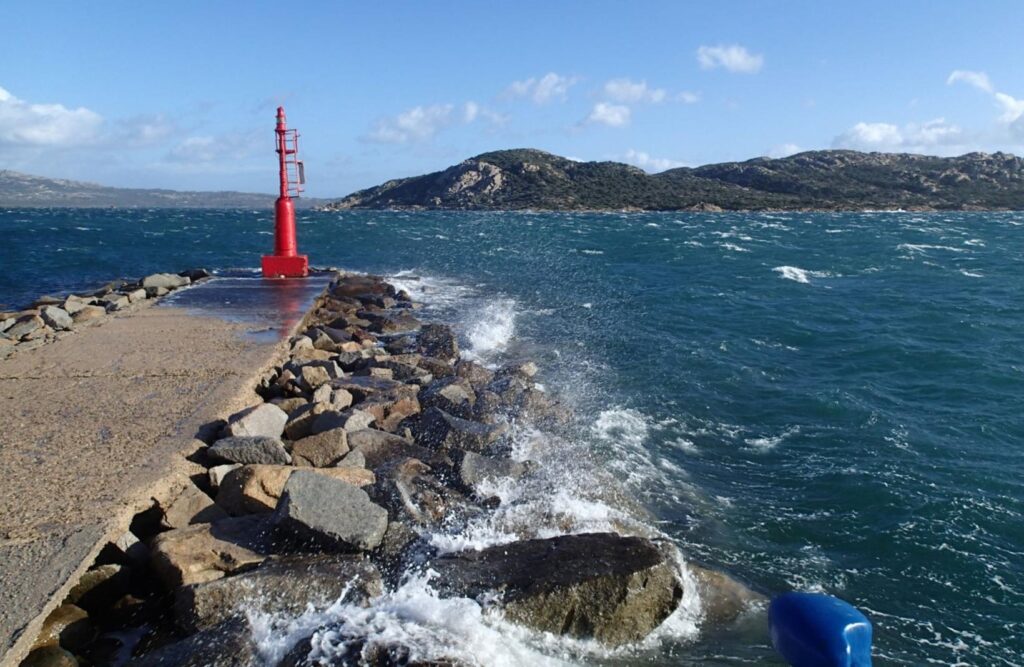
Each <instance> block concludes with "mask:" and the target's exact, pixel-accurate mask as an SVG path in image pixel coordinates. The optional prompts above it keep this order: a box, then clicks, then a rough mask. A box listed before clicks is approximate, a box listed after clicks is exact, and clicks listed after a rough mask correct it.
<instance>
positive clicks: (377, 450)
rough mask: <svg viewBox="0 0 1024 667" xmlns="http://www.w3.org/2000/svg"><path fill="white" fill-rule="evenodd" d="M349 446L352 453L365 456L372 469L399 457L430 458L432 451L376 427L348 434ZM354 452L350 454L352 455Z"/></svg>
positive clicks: (365, 460) (365, 461) (366, 462)
mask: <svg viewBox="0 0 1024 667" xmlns="http://www.w3.org/2000/svg"><path fill="white" fill-rule="evenodd" d="M348 446H349V448H350V449H351V450H352V453H359V454H361V455H362V456H363V460H364V463H365V465H366V467H368V468H370V469H371V470H373V469H375V468H377V467H379V466H381V465H384V464H385V463H387V462H389V461H393V460H396V459H399V458H408V457H412V458H417V459H420V460H428V459H429V458H430V457H431V455H432V452H431V451H430V450H429V449H426V448H425V447H420V446H419V445H414V444H413V443H411V442H409V441H408V440H406V439H405V438H403V437H401V436H397V435H394V434H392V433H385V432H384V431H378V430H376V429H363V430H359V431H352V432H350V433H349V434H348ZM351 455H352V454H349V456H351Z"/></svg>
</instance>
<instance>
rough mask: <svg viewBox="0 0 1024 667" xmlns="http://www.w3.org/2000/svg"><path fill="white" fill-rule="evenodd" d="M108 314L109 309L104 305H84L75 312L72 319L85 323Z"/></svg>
mask: <svg viewBox="0 0 1024 667" xmlns="http://www.w3.org/2000/svg"><path fill="white" fill-rule="evenodd" d="M106 314H107V309H106V308H104V307H103V306H91V305H90V306H82V307H81V308H79V309H78V310H77V311H75V314H74V315H72V316H71V319H72V320H73V321H74V323H75V324H84V323H86V322H92V321H93V320H98V319H100V318H101V317H103V316H104V315H106Z"/></svg>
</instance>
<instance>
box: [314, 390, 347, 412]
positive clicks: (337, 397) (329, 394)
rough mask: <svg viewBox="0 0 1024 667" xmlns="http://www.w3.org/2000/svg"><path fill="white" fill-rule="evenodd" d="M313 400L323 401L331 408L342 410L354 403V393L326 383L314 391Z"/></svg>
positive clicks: (316, 401) (315, 401)
mask: <svg viewBox="0 0 1024 667" xmlns="http://www.w3.org/2000/svg"><path fill="white" fill-rule="evenodd" d="M313 402H314V403H321V404H323V405H324V406H325V407H326V408H328V409H330V410H335V411H341V410H344V409H345V408H347V407H350V406H351V405H352V394H350V393H348V392H347V391H345V390H344V389H334V388H333V387H331V386H330V385H327V384H325V385H322V386H320V387H319V388H317V390H316V391H315V392H313Z"/></svg>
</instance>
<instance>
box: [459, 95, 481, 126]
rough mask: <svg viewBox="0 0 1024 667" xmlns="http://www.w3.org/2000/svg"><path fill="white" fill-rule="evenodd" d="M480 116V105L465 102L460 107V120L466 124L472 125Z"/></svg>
mask: <svg viewBox="0 0 1024 667" xmlns="http://www.w3.org/2000/svg"><path fill="white" fill-rule="evenodd" d="M479 115H480V105H479V104H477V103H476V102H473V101H472V100H470V101H469V102H466V103H465V104H464V105H463V107H462V119H463V120H464V121H465V122H467V123H472V122H473V121H474V120H476V117H477V116H479Z"/></svg>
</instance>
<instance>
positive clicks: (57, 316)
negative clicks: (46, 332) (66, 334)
mask: <svg viewBox="0 0 1024 667" xmlns="http://www.w3.org/2000/svg"><path fill="white" fill-rule="evenodd" d="M39 316H40V317H42V318H43V322H45V323H46V324H47V326H49V327H50V328H51V329H56V330H57V331H63V330H67V329H70V328H71V327H72V326H73V324H74V320H72V319H71V316H70V315H68V311H66V310H64V309H63V308H58V307H57V306H45V307H44V308H43V309H42V310H40V311H39Z"/></svg>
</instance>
